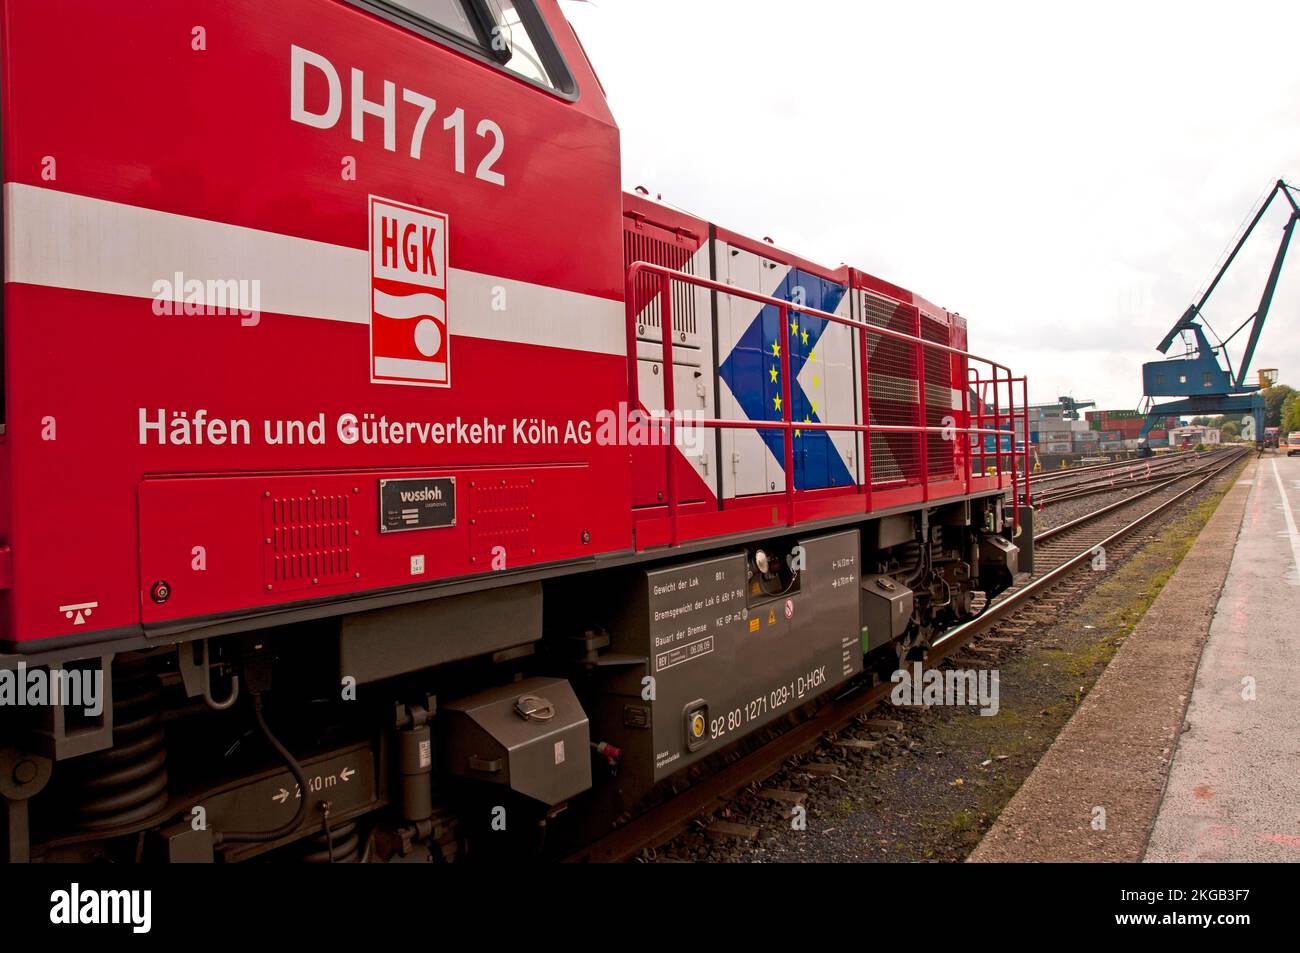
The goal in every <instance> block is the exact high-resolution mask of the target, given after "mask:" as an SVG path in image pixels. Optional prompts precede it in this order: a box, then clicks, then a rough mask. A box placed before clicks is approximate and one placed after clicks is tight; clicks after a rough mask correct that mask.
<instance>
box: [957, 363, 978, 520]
mask: <svg viewBox="0 0 1300 953" xmlns="http://www.w3.org/2000/svg"><path fill="white" fill-rule="evenodd" d="M959 360H960V362H961V366H962V367H963V368H965V370H966V374H965V375H964V379H963V380H962V385H961V419H962V420H963V421H964V422H965V423H966V426H967V427H969V426H970V362H968V361H967V360H966V359H965V358H960V359H959ZM954 440H955V437H954ZM965 444H966V446H965V447H964V448H962V451H963V452H962V464H961V465H962V469H964V470H965V471H966V476H965V483H966V495H967V496H970V492H971V469H972V466H973V464H974V463H975V461H974V460H972V459H971V452H970V450H971V448H970V431H969V430H967V431H966V440H965Z"/></svg>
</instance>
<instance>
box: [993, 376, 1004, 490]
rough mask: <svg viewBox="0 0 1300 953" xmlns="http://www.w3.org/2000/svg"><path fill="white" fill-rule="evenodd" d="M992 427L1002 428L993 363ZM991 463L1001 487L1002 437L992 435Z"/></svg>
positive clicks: (1000, 402) (999, 399)
mask: <svg viewBox="0 0 1300 953" xmlns="http://www.w3.org/2000/svg"><path fill="white" fill-rule="evenodd" d="M992 366H993V429H994V430H995V431H997V430H1001V429H1002V400H1001V396H1000V395H999V393H998V366H997V365H996V364H993V365H992ZM993 465H994V466H995V467H997V469H998V488H999V489H1001V487H1002V439H1001V437H1000V435H999V434H997V433H995V434H994V435H993Z"/></svg>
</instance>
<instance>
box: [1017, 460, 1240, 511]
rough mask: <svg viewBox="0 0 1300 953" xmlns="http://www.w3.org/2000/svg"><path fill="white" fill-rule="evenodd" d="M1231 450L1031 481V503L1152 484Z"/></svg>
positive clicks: (1039, 504)
mask: <svg viewBox="0 0 1300 953" xmlns="http://www.w3.org/2000/svg"><path fill="white" fill-rule="evenodd" d="M1233 452H1234V451H1233V450H1211V451H1206V452H1203V453H1196V454H1192V455H1179V456H1178V457H1175V458H1170V459H1167V460H1161V461H1159V462H1158V463H1152V464H1151V465H1147V464H1146V463H1145V462H1143V463H1136V464H1135V463H1127V464H1124V465H1122V466H1112V467H1110V468H1109V469H1108V470H1107V471H1105V472H1101V473H1095V474H1088V475H1086V476H1084V477H1083V478H1082V479H1078V480H1075V481H1072V482H1068V483H1064V484H1060V485H1054V486H1051V487H1040V486H1038V485H1037V484H1033V486H1034V487H1035V495H1034V498H1033V499H1034V505H1035V507H1036V508H1038V509H1042V508H1044V507H1048V506H1053V505H1056V504H1058V503H1063V502H1065V501H1067V500H1076V499H1081V498H1083V497H1088V496H1096V495H1098V494H1102V493H1114V492H1119V491H1124V490H1129V489H1133V488H1136V487H1143V486H1154V485H1156V484H1159V483H1161V482H1163V481H1164V480H1166V479H1168V478H1169V477H1170V476H1171V475H1173V474H1175V473H1178V472H1180V471H1182V470H1194V469H1196V468H1197V467H1198V466H1199V465H1200V464H1201V462H1202V461H1204V460H1211V459H1221V458H1222V455H1223V454H1225V453H1233Z"/></svg>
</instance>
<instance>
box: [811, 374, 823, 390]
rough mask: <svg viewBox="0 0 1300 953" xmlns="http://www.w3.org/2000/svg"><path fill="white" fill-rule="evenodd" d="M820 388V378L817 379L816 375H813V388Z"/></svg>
mask: <svg viewBox="0 0 1300 953" xmlns="http://www.w3.org/2000/svg"><path fill="white" fill-rule="evenodd" d="M821 386H822V381H821V378H820V377H818V376H817V375H816V374H814V375H813V387H821Z"/></svg>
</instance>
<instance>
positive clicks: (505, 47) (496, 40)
mask: <svg viewBox="0 0 1300 953" xmlns="http://www.w3.org/2000/svg"><path fill="white" fill-rule="evenodd" d="M351 2H352V3H354V4H356V5H358V6H363V7H366V8H368V9H370V10H373V11H375V12H376V13H378V14H380V15H381V16H384V17H385V18H386V19H389V20H393V21H394V22H396V23H399V24H401V25H402V26H406V27H408V28H410V29H412V30H414V31H415V32H418V33H423V34H425V35H427V36H434V37H438V38H446V39H451V40H454V41H457V43H458V45H462V46H466V47H468V48H470V49H471V50H472V51H473V52H474V53H475V54H477V55H478V56H479V57H480V58H481V59H487V60H489V61H491V62H492V63H493V64H495V65H496V66H498V67H499V68H500V69H503V70H504V71H506V72H508V73H512V74H514V75H515V76H518V77H520V78H522V79H525V80H528V81H529V82H530V83H533V84H535V85H537V86H541V87H543V88H545V89H549V90H552V91H554V92H557V93H561V94H564V95H567V96H570V97H572V96H573V95H574V94H576V92H577V87H576V85H575V84H574V82H573V77H572V75H571V74H570V73H569V70H568V67H567V66H566V65H565V62H564V59H563V57H562V56H561V55H560V52H559V50H558V49H557V48H556V46H555V42H554V40H553V39H552V37H551V34H550V31H549V30H548V29H547V26H546V21H545V20H544V19H543V17H542V15H541V14H540V13H538V11H537V7H536V6H535V5H534V3H533V0H351Z"/></svg>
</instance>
